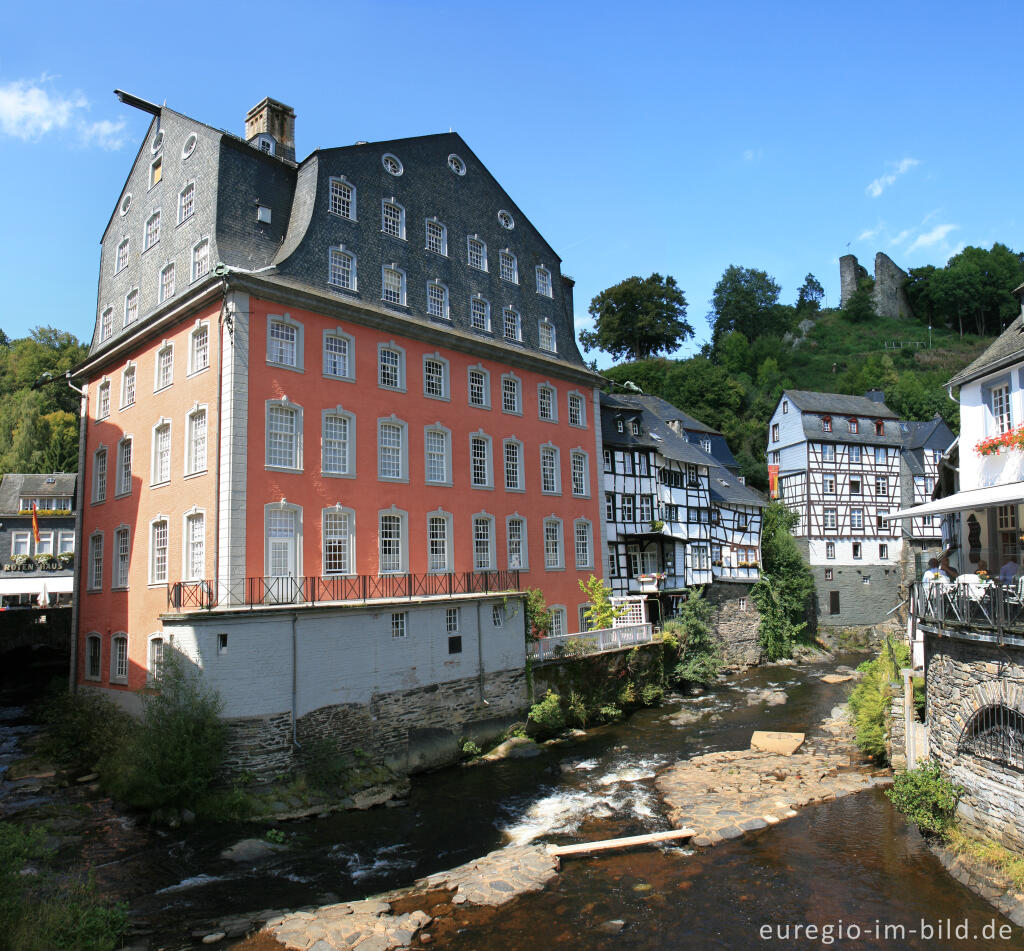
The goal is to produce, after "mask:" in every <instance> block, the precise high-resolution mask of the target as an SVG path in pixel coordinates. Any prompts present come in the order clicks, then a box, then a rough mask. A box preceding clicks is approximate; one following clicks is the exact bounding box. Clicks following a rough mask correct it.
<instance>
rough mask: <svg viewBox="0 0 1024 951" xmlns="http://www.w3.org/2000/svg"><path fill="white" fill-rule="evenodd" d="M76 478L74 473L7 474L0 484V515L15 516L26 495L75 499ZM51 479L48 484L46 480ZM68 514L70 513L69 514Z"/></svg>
mask: <svg viewBox="0 0 1024 951" xmlns="http://www.w3.org/2000/svg"><path fill="white" fill-rule="evenodd" d="M77 478H78V476H77V474H76V473H74V472H54V473H50V474H45V473H44V474H42V475H34V474H32V473H26V472H8V473H7V475H5V476H4V478H3V481H2V482H0V515H17V514H18V511H19V509H20V506H19V504H18V503H19V500H20V499H21V498H22V497H23V496H26V495H32V496H42V497H43V498H49V497H51V496H53V497H56V496H62V497H68V496H70V498H71V499H72V500H74V498H75V482H76V480H77ZM50 479H52V480H53V481H52V482H50V481H48V480H50ZM72 504H74V503H73V501H72ZM69 514H70V513H69Z"/></svg>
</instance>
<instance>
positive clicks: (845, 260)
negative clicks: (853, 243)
mask: <svg viewBox="0 0 1024 951" xmlns="http://www.w3.org/2000/svg"><path fill="white" fill-rule="evenodd" d="M870 277H871V275H870V274H868V272H867V271H866V270H865V269H864V268H863V267H862V266H861V265H860V264H859V263H858V262H857V256H856V255H855V254H844V255H843V256H842V257H841V258H840V259H839V285H840V291H839V306H840V307H845V306H846V305H847V304H848V303H849V301H850V298H851V297H853V295H854V294H855V293H856V292H857V285H858V284H859V283H860V282H861V281H862V280H864V278H870Z"/></svg>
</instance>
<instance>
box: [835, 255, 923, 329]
mask: <svg viewBox="0 0 1024 951" xmlns="http://www.w3.org/2000/svg"><path fill="white" fill-rule="evenodd" d="M870 277H871V275H870V274H869V273H868V272H867V270H865V268H863V267H862V266H861V265H860V264H859V263H858V261H857V257H856V255H853V254H844V255H843V256H842V257H841V258H840V259H839V283H840V288H841V290H840V295H841V296H840V302H839V306H840V307H845V306H846V305H847V303H849V300H850V298H851V297H852V296H853V294H854V292H855V291H856V290H857V285H858V284H859V283H860V282H861V281H862V280H863V279H864V278H870ZM907 278H908V274H907V272H906V271H904V270H903V268H901V267H899V265H897V264H896V263H895V262H894V261H893V260H892V258H890V257H889V255H888V254H885V253H884V252H882V251H879V252H878V253H877V254H876V255H875V276H874V281H875V289H874V291H873V292H872V295H871V296H872V299H873V300H874V304H875V313H876V314H878V315H879V316H880V317H896V318H899V319H901V320H913V318H914V311H913V310H912V309H911V307H910V301H909V300H908V299H907V292H906V290H905V289H904V287H903V285H904V284H906V283H907Z"/></svg>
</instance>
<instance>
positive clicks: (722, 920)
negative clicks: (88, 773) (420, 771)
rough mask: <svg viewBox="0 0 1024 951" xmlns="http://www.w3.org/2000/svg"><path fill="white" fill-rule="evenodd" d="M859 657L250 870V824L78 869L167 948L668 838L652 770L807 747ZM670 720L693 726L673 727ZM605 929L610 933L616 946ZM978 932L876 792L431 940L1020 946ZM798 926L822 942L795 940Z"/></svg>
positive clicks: (527, 766)
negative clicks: (312, 910) (602, 842)
mask: <svg viewBox="0 0 1024 951" xmlns="http://www.w3.org/2000/svg"><path fill="white" fill-rule="evenodd" d="M860 659H861V658H857V657H842V656H840V657H837V658H835V659H833V660H832V661H830V662H829V663H828V664H827V665H823V664H817V665H804V666H800V667H767V668H761V669H755V670H750V671H747V672H745V673H742V674H740V675H737V676H736V677H735V678H733V679H732V680H731V681H730V682H728V683H726V684H723V685H721V686H719V687H718V688H716V689H715V690H714V691H712V692H709V693H707V694H703V695H699V696H696V697H685V698H682V697H679V698H674V699H671V700H669V701H668V702H666V703H665V705H663V706H662V707H660V708H658V709H655V710H644V711H640V712H638V713H636V714H634V715H633V716H632V717H631V718H630V719H629V720H628V721H626V722H624V723H620V724H615V725H610V726H605V727H601V728H598V729H595V730H591V731H589V732H588V734H587V735H586V736H585V737H582V738H579V739H577V740H575V741H572V742H569V743H566V744H562V745H559V746H556V747H553V748H551V749H548V750H545V751H544V752H543V753H542V754H541V755H540V756H537V757H534V758H532V759H519V760H509V761H505V762H501V763H493V764H483V765H477V766H468V767H457V768H451V769H447V770H442V771H438V772H436V773H432V774H428V775H424V776H420V777H417V778H416V779H415V780H414V781H413V784H412V789H411V792H410V794H409V797H408V799H407V800H406V801H405V802H404V803H402V804H399V805H396V806H394V807H393V808H377V809H373V810H370V811H368V812H353V813H343V814H337V815H333V816H330V817H325V818H322V819H313V820H309V821H304V822H293V823H283V824H281V825H280V828H281V829H282V831H284V833H285V834H286V837H287V844H288V845H289V849H288V851H286V852H283V853H281V854H280V855H279V856H277V857H275V858H274V859H273V861H271V862H270V863H269V864H262V865H260V866H258V867H256V868H249V867H245V866H242V867H240V866H236V865H233V864H232V863H230V862H228V861H225V860H223V859H221V858H220V857H219V854H220V852H221V850H223V849H224V848H225V847H226V846H228V845H230V844H232V843H233V842H235V841H237V840H238V839H240V838H246V837H252V836H254V835H260V834H262V833H263V832H264V831H265V830H264V827H261V826H253V825H248V824H246V825H241V824H240V825H237V826H221V827H216V828H207V829H191V830H189V831H188V832H187V833H182V832H172V833H162V834H160V835H154V834H151V833H148V832H146V833H144V834H143V832H142V831H141V830H139V829H132V828H131V827H130V824H127V825H125V828H124V832H123V835H122V836H121V838H120V840H118V837H117V836H113V838H112V837H111V834H110V825H111V823H116V819H114V818H113V817H111V819H110V821H109V822H107V823H106V825H105V826H104V839H103V841H104V842H105V843H106V845H105V846H104V848H102V849H96V850H94V852H93V853H90V854H91V857H92V860H93V865H94V867H95V870H96V874H97V877H98V880H99V881H100V882H101V883H103V884H104V886H105V887H106V888H108V889H109V890H110V891H111V892H112V893H118V894H122V895H124V896H126V897H127V898H129V900H130V901H131V904H132V909H133V913H134V915H135V917H136V920H137V921H139V922H140V923H141V922H144V923H145V929H146V930H147V931H150V932H151V934H150V940H151V941H152V942H153V947H162V948H166V949H178V948H190V947H193V945H192V944H190V943H189V940H188V934H189V931H190V929H191V928H192V927H194V926H195V925H196V924H198V923H199V922H202V921H204V920H208V921H212V920H216V919H218V918H222V917H225V916H228V915H232V914H242V913H245V912H256V911H258V910H260V909H266V908H298V907H302V906H307V905H315V904H321V903H327V902H332V901H337V900H346V899H351V898H359V897H366V896H368V895H371V894H374V893H377V892H381V891H385V890H388V889H391V888H395V887H399V886H403V885H407V884H410V883H412V882H413V881H414V880H415V879H417V878H419V877H421V876H423V875H426V874H430V873H433V872H437V871H441V870H444V869H447V868H451V867H453V866H456V865H460V864H462V863H463V862H467V861H470V860H471V859H474V858H476V857H478V856H480V855H483V854H484V853H486V852H489V851H491V850H493V849H495V848H499V847H500V846H502V845H504V844H506V843H508V842H515V843H527V842H538V841H539V842H557V843H565V842H571V841H574V840H576V839H578V838H588V839H594V838H611V837H615V836H622V835H632V834H638V833H642V832H649V831H657V830H659V829H665V828H668V823H667V821H666V820H665V818H664V815H663V813H662V810H661V807H660V804H659V801H658V798H657V795H656V793H655V789H654V776H655V774H656V773H657V772H658V770H659V769H661V768H662V767H664V766H666V765H668V764H669V763H671V762H674V761H676V760H678V759H682V758H687V757H690V756H693V755H695V754H697V753H703V752H710V751H712V750H725V749H743V748H746V747H747V746H748V745H749V742H750V734H751V731H752V730H755V729H769V730H797V731H813V729H814V725H815V724H816V723H818V722H820V721H821V720H822V719H824V718H825V717H826V716H827V715H828V714H829V712H830V711H831V709H832V708H833V707H834V706H835V705H836V704H838V703H841V702H843V701H844V700H845V699H846V696H847V694H848V693H849V689H850V686H851V685H850V684H849V683H847V684H839V685H827V684H823V683H821V681H820V680H819V677H820V675H821V674H823V673H826V672H828V671H830V670H832V669H834V667H835V665H837V664H842V663H850V664H855V663H856V662H857V661H858V660H860ZM766 688H768V689H772V690H782V691H785V693H786V694H787V697H788V700H787V702H786V703H785V704H783V705H776V706H768V705H766V704H764V703H762V702H753V703H751V702H750V701H751V700H756V697H757V695H758V692H759V691H763V690H764V689H766ZM685 712H688V713H693V714H695V715H696V716H695V718H693V719H691V720H690V722H688V723H686V724H685V725H680V720H681V719H687V718H685V717H683V718H681V717H680V714H681V713H685ZM697 714H699V715H697ZM673 721H676V722H673ZM111 843H113V844H111ZM88 845H89V843H88V836H87V837H86V842H85V847H86V848H88ZM613 920H618V921H621V922H623V925H622V927H621V930H619V931H618V932H617V933H614V934H612V933H609V932H611V931H614V930H615V929H616V928H617V927H618V926H617V925H616V926H611V925H608V924H607V923H608V922H609V921H613ZM965 920H966V921H967V926H966V927H967V932H968V935H969V937H968V938H967V939H966V940H958V939H957V938H955V937H954V938H952V939H947V937H946V929H947V922H948V925H949V926H952V928H953V929H957V928H959V929H960V931H961V932H963V930H964V925H963V922H964V921H965ZM992 923H994V927H995V928H996V929H998V928H999V927H1000V926H1009V922H1008V921H1007V920H1006V919H1004V918H1002V917H1001V916H1000V915H999V914H998V912H996V911H995V909H993V908H992V907H991V906H990V905H989V904H988V903H986V902H984V901H983V900H981V899H980V898H978V897H976V896H975V895H974V894H972V893H971V892H969V891H968V890H966V889H965V888H963V887H962V886H961V885H959V884H958V883H957V882H955V881H954V880H953V879H951V878H950V877H949V876H948V875H947V874H946V873H945V872H944V870H943V869H942V867H941V865H940V864H939V863H938V861H937V860H936V859H935V858H934V857H933V856H932V854H931V853H930V852H929V851H928V849H927V848H926V847H925V845H924V843H923V842H922V840H921V838H920V836H919V835H918V834H917V833H916V832H915V831H914V830H913V829H912V828H910V827H908V826H907V825H906V823H905V822H904V821H903V820H902V818H901V817H900V816H899V814H898V813H897V812H896V811H895V810H894V809H893V808H892V806H891V805H890V804H889V801H888V799H886V797H885V796H884V795H883V794H882V792H881V791H880V790H878V789H872V790H867V791H864V792H861V793H858V794H856V795H853V796H848V797H846V798H844V799H841V800H838V801H835V802H832V803H826V804H822V805H819V806H813V807H809V808H806V809H804V810H801V812H800V814H799V815H798V816H797V817H796V818H795V819H791V820H789V821H786V822H782V823H780V824H779V825H777V826H774V827H770V828H767V829H764V830H761V831H760V832H755V833H753V834H748V835H746V836H744V837H743V838H742V839H739V840H734V841H732V842H728V843H724V844H722V845H720V846H718V847H716V848H713V849H708V850H706V851H703V852H702V851H701V850H699V849H698V850H691V849H688V848H680V847H675V846H670V847H664V848H660V849H650V850H635V851H631V852H628V853H625V854H623V853H608V854H606V855H603V856H600V857H596V856H591V857H585V858H567V859H564V860H563V865H562V873H561V874H560V875H559V877H558V878H557V879H556V880H555V881H554V882H553V883H551V884H550V885H549V886H548V888H547V889H545V891H544V892H542V893H539V894H535V895H528V896H524V897H522V898H520V899H518V900H516V901H515V902H513V903H512V904H511V905H508V906H506V907H504V908H502V909H499V910H497V911H492V910H480V909H460V910H459V911H458V912H457V913H456V914H455V917H454V918H453V919H451V920H450V921H448V922H447V924H446V925H444V926H439V927H438V928H437V929H436V934H435V937H436V939H437V940H436V946H442V947H445V948H451V949H453V951H479V949H483V948H488V949H493V948H500V949H502V951H537V949H538V948H539V947H540V946H555V947H561V948H567V949H576V948H581V949H582V948H586V949H588V951H602V949H612V948H614V949H616V951H622V949H676V948H678V949H683V948H685V949H688V951H689V949H704V948H708V949H718V948H721V949H740V948H750V947H761V946H763V947H766V948H814V947H819V946H821V947H830V946H832V945H833V944H834V945H835V946H836V947H842V948H865V949H872V948H879V949H881V948H885V949H894V948H915V949H916V948H922V949H923V948H971V949H977V951H983V949H996V948H998V949H1007V948H1024V936H1022V933H1021V931H1020V929H1018V928H1016V927H1013V928H1012V937H1011V938H1010V939H1008V940H1005V939H1004V940H1000V939H999V937H998V936H997V937H996V938H994V939H986V938H985V937H984V934H985V931H986V928H988V929H991V928H992V927H993V924H992ZM797 925H799V926H801V929H802V931H801V933H800V937H799V938H796V939H794V930H793V929H794V928H795V926H797ZM807 925H813V926H816V927H817V928H818V929H819V930H818V932H817V934H814V932H812V937H811V938H810V939H808V938H807V937H805V933H804V930H803V929H806V926H807ZM939 927H941V928H942V929H943V931H942V932H941V933H940V932H938V928H939ZM602 928H604V929H605V930H602ZM929 928H931V929H932V930H931V934H930V936H929V932H928V929H929ZM787 929H788V930H787ZM939 934H941V937H939V936H938V935H939ZM955 934H956V930H954V935H955ZM996 934H997V935H998V931H996ZM840 935H842V938H841V939H840V937H839V936H840ZM972 935H973V936H976V938H973V937H970V936H972ZM226 945H227V943H225V944H223V945H220V947H224V946H226ZM227 946H230V945H227ZM239 946H241V945H239ZM195 947H201V945H198V944H197V945H195Z"/></svg>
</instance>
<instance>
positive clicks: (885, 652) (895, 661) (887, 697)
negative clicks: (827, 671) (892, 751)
mask: <svg viewBox="0 0 1024 951" xmlns="http://www.w3.org/2000/svg"><path fill="white" fill-rule="evenodd" d="M909 663H910V650H909V648H908V647H907V645H906V644H904V643H903V642H902V641H898V640H895V639H893V638H891V637H889V638H886V640H885V643H884V644H883V645H882V649H881V651H880V652H879V654H878V656H877V657H876V658H875V659H874V660H870V661H866V662H865V663H863V664H861V665H860V666H859V667H858V668H857V669H858V670H859V671H860V672H861V673H862V674H863V675H864V677H863V679H862V680H861V682H860V683H859V684H857V686H856V687H854V689H853V692H852V693H851V694H850V711H851V713H852V714H853V725H854V730H855V733H856V741H857V745H858V746H859V747H860V748H861V749H862V750H863V751H864V752H865V753H867V754H868V756H871V757H874V759H876V760H878V761H879V762H884V760H885V739H886V734H887V733H888V725H889V712H890V706H891V701H892V697H893V688H892V682H893V681H894V680H897V679H898V678H899V676H900V674H899V671H900V669H901V668H902V667H906V666H907V665H908V664H909Z"/></svg>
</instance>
